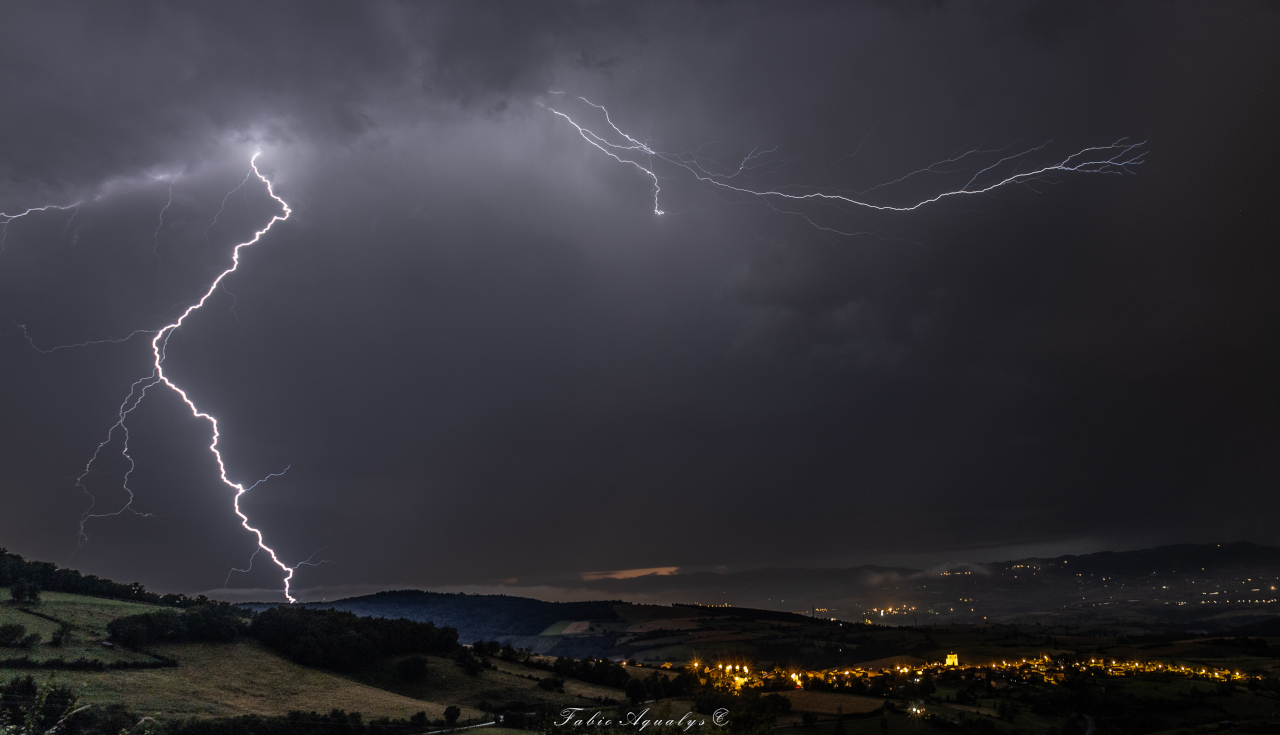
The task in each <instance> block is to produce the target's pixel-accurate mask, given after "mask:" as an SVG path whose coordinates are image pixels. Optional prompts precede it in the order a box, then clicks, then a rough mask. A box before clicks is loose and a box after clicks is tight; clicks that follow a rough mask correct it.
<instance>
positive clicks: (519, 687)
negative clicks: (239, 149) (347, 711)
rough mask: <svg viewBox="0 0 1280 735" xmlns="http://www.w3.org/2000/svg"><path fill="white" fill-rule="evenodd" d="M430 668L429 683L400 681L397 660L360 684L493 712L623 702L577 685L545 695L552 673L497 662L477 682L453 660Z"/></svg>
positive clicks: (603, 690) (615, 694)
mask: <svg viewBox="0 0 1280 735" xmlns="http://www.w3.org/2000/svg"><path fill="white" fill-rule="evenodd" d="M427 662H428V663H427V677H426V679H424V680H422V681H416V682H409V681H404V680H403V679H401V678H399V677H398V676H397V675H396V673H395V664H396V659H390V660H387V661H383V662H382V663H380V664H379V665H378V666H376V667H375V668H374V669H373V671H371V672H369V673H367V674H365V675H361V676H360V677H359V680H360V681H362V682H365V683H367V684H369V685H371V686H376V687H379V688H381V689H385V690H387V691H390V692H395V693H397V694H402V695H404V696H407V697H414V698H418V699H424V700H431V701H436V702H446V701H447V702H449V703H450V704H457V705H460V706H463V707H470V708H473V709H475V708H477V707H479V705H480V704H481V703H487V704H488V705H490V706H495V707H503V706H511V705H513V704H516V703H523V704H524V705H526V706H527V707H529V708H530V709H532V708H533V707H536V706H542V705H549V706H552V707H555V708H557V709H560V708H563V707H590V706H599V705H600V704H601V703H602V702H603V701H605V700H613V701H621V700H623V699H625V696H624V695H623V693H622V692H621V691H619V690H617V689H610V688H608V687H602V686H596V685H594V684H588V683H586V682H582V681H576V680H574V679H566V680H565V682H564V693H560V692H552V691H547V690H545V689H542V688H541V687H539V686H538V681H539V680H540V679H543V678H545V677H549V676H553V674H551V672H548V671H543V670H541V669H535V668H533V667H530V666H524V665H521V664H515V663H510V662H507V661H501V660H497V659H493V660H492V663H493V665H494V668H493V669H486V670H484V671H482V672H480V674H478V675H477V676H470V675H468V674H466V673H464V672H463V671H462V669H461V668H459V667H458V665H457V664H456V663H454V662H453V661H452V660H451V659H447V658H439V657H436V656H428V657H427Z"/></svg>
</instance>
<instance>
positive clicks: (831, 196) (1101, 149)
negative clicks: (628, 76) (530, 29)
mask: <svg viewBox="0 0 1280 735" xmlns="http://www.w3.org/2000/svg"><path fill="white" fill-rule="evenodd" d="M551 94H555V95H563V94H564V93H563V92H551ZM578 99H579V100H582V101H583V102H584V103H586V104H587V105H590V106H591V107H593V108H595V109H597V110H599V111H600V112H601V113H602V114H603V116H604V121H605V124H606V125H607V126H608V130H606V131H605V133H604V134H603V135H602V134H599V133H596V132H595V131H593V130H591V129H590V128H588V127H586V126H585V125H584V124H581V123H579V122H577V121H576V120H574V119H573V118H572V117H570V116H569V115H568V114H567V113H565V112H563V111H561V110H558V109H555V108H553V107H548V106H546V105H543V106H544V107H546V109H547V111H548V112H551V113H554V114H556V115H558V116H560V117H562V118H564V120H565V121H567V122H568V123H569V124H570V125H572V126H573V127H574V129H575V130H577V131H578V134H579V135H580V136H582V139H583V140H585V141H587V142H588V143H590V144H591V145H593V146H595V147H596V148H598V149H600V150H601V151H603V152H604V153H605V154H606V155H608V156H609V157H610V158H613V159H614V160H616V161H618V162H620V163H625V164H629V165H631V166H634V167H636V168H637V169H639V170H640V171H642V172H644V174H645V175H646V176H648V177H649V178H650V179H651V180H652V181H653V211H654V214H663V210H662V207H661V205H660V203H659V199H658V197H659V194H660V192H661V189H660V187H659V185H658V178H659V177H658V174H657V172H656V171H655V170H654V167H653V161H654V160H655V159H657V160H660V161H665V162H666V163H668V164H671V165H673V166H676V167H678V168H682V169H684V170H685V171H688V172H689V173H690V174H691V175H692V176H693V177H694V178H695V179H697V180H698V181H699V182H701V183H704V184H710V185H712V186H715V187H718V188H721V189H725V190H728V191H732V192H735V193H738V194H745V195H748V196H751V197H756V198H759V199H762V200H766V201H769V200H783V201H795V202H804V201H818V202H827V203H832V204H835V205H837V206H844V205H848V206H853V207H857V208H863V209H868V210H874V211H881V212H912V211H915V210H917V209H920V208H921V207H924V206H927V205H929V204H934V203H936V202H939V201H942V200H944V199H948V198H952V197H960V196H972V195H977V194H985V193H988V192H991V191H994V190H996V189H1000V188H1003V187H1007V186H1010V185H1014V184H1024V185H1027V184H1030V183H1031V182H1033V181H1044V180H1046V179H1047V178H1049V177H1051V176H1052V175H1054V174H1056V173H1103V174H1127V173H1134V171H1133V170H1132V168H1131V167H1133V166H1137V165H1139V164H1141V163H1142V162H1143V158H1144V157H1145V156H1146V151H1145V150H1143V147H1144V146H1145V145H1146V141H1142V142H1140V143H1132V142H1129V140H1128V139H1127V138H1121V139H1120V140H1117V141H1115V142H1114V143H1112V144H1110V145H1103V146H1093V147H1089V148H1084V149H1082V150H1080V151H1077V152H1076V153H1073V154H1071V155H1070V156H1067V157H1066V158H1064V159H1062V160H1060V161H1057V162H1056V163H1050V164H1046V165H1042V166H1039V167H1036V168H1034V169H1032V170H1028V171H1023V172H1021V173H1019V172H1016V171H1015V172H1014V173H1011V174H1008V175H1006V176H1003V177H997V178H995V179H994V180H991V181H988V182H986V183H978V179H979V177H981V176H982V175H983V174H986V173H988V172H990V171H992V170H993V169H995V168H996V167H998V166H1000V165H1001V164H1006V163H1009V162H1011V161H1016V160H1020V159H1024V158H1026V157H1027V156H1029V155H1030V154H1032V153H1036V152H1038V151H1041V150H1043V149H1044V147H1045V146H1046V145H1048V144H1047V143H1045V144H1041V145H1038V146H1033V147H1030V148H1027V149H1025V150H1022V151H1020V152H1018V153H1014V154H1012V155H1006V156H1004V157H1002V158H1000V159H999V160H997V161H996V162H995V163H992V164H990V165H988V166H985V167H983V168H982V169H981V170H979V171H978V172H977V173H975V174H974V175H973V176H972V178H970V180H969V181H968V182H966V183H965V185H964V186H962V187H961V188H959V189H951V190H948V191H943V192H940V193H938V194H934V195H933V196H929V197H926V198H924V199H919V200H917V201H914V202H909V203H906V204H899V205H889V204H876V203H873V202H869V201H865V200H862V199H855V198H854V197H853V196H850V195H849V194H847V193H843V192H837V191H809V192H800V193H797V192H794V191H783V190H781V189H753V188H748V187H746V186H740V185H736V184H732V183H729V180H731V179H734V178H735V177H736V176H737V175H738V174H740V173H743V172H744V170H746V169H749V168H752V167H753V165H759V161H760V158H761V157H762V156H764V155H766V154H768V153H770V152H772V150H769V151H759V150H756V149H753V150H752V151H751V153H749V154H747V156H746V157H745V158H744V159H743V160H742V162H741V163H740V164H739V166H738V167H737V169H736V170H735V171H734V172H733V173H732V174H718V173H713V172H711V171H708V170H707V169H706V168H705V167H704V166H703V165H702V162H701V160H700V159H699V158H698V157H697V156H696V154H695V155H694V156H692V157H689V156H686V155H682V154H676V153H667V152H664V151H660V150H656V149H654V148H652V147H651V146H650V145H649V144H648V143H646V142H642V141H640V140H639V139H637V138H635V137H634V136H632V135H630V134H628V133H626V132H624V131H623V130H622V129H621V128H619V127H618V126H617V125H616V124H615V123H614V122H613V118H612V117H611V116H610V115H609V111H608V110H607V109H605V107H604V105H597V104H596V103H594V102H592V101H591V100H589V99H587V98H585V97H578ZM610 131H612V132H610ZM1000 152H1002V151H977V150H974V151H969V152H967V153H963V154H960V155H958V156H954V157H952V158H949V159H947V160H945V161H939V162H938V163H935V164H932V165H930V166H927V167H925V168H923V169H919V170H917V171H913V172H911V173H910V174H907V175H906V176H904V177H901V178H900V179H896V180H895V181H892V182H887V183H886V184H881V185H878V186H876V187H872V189H868V190H866V191H865V192H863V193H866V192H869V191H871V190H873V189H878V188H881V187H882V186H887V185H889V184H893V183H898V182H900V181H902V180H904V179H906V178H909V177H911V176H914V175H915V174H918V173H924V172H938V171H937V167H938V166H940V165H942V164H946V163H954V162H957V161H959V160H961V159H964V158H966V157H968V156H970V155H974V154H980V153H1000ZM636 158H644V159H647V163H648V165H647V166H646V165H645V164H642V163H640V162H639V161H637V160H634V159H636ZM805 188H815V187H805ZM786 213H787V214H800V216H802V217H805V219H806V220H808V217H807V216H805V215H803V214H801V213H799V212H790V211H788V212H786ZM809 222H810V224H814V226H815V227H818V228H819V229H822V230H825V231H828V232H834V233H837V234H845V235H849V234H860V233H847V232H840V231H839V230H835V229H832V228H828V227H822V226H819V225H817V224H816V223H813V221H812V220H809Z"/></svg>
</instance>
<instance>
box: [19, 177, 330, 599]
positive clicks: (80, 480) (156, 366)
mask: <svg viewBox="0 0 1280 735" xmlns="http://www.w3.org/2000/svg"><path fill="white" fill-rule="evenodd" d="M259 155H261V153H254V154H253V157H252V158H251V159H250V160H249V167H250V172H249V173H248V174H246V176H245V181H243V182H241V183H240V186H237V187H236V189H240V188H242V187H243V186H244V184H245V183H246V182H247V181H248V180H249V179H250V178H251V177H255V176H256V177H257V178H258V179H259V180H261V181H262V183H263V184H264V185H266V188H267V194H268V195H269V196H270V197H271V198H272V199H274V200H275V201H276V203H277V204H279V205H280V208H281V213H280V214H277V215H274V216H273V217H272V218H271V220H270V221H269V222H268V223H267V224H266V226H264V227H263V228H262V229H260V230H258V231H257V232H255V233H254V234H253V237H251V238H250V239H248V240H246V241H245V242H242V243H240V244H238V245H236V246H235V248H233V249H232V251H231V265H230V267H228V268H226V269H225V270H223V271H222V272H221V273H219V274H218V276H217V277H216V278H214V279H213V281H212V282H211V283H210V284H209V287H208V289H206V290H205V292H204V295H203V296H201V297H200V299H199V300H198V301H196V302H195V303H193V304H191V305H190V306H188V307H187V308H186V309H185V310H183V311H182V313H181V314H180V315H179V316H178V318H177V319H176V320H174V321H173V322H172V323H170V324H167V325H165V326H163V327H161V328H160V329H158V330H157V329H146V330H135V331H134V332H132V333H130V334H129V335H127V336H125V337H119V338H104V339H98V340H88V341H84V342H80V343H77V344H72V345H60V346H57V347H51V348H41V347H39V346H38V345H36V344H35V342H34V341H33V340H32V339H31V338H30V336H29V335H28V334H27V329H26V326H25V325H18V326H19V327H20V328H21V330H22V333H23V336H24V337H26V339H27V341H28V342H29V343H30V344H31V346H32V347H33V348H35V349H36V350H38V351H39V352H42V353H50V352H54V351H56V350H61V349H69V348H72V347H87V346H90V345H96V344H103V343H119V342H124V341H127V340H129V339H132V338H133V337H135V336H137V335H139V334H150V335H153V336H152V339H151V355H152V370H151V373H150V375H147V376H146V377H144V378H140V379H139V380H137V381H135V382H134V383H133V385H132V386H130V388H129V394H128V395H127V396H126V397H125V399H124V401H123V402H122V403H121V404H120V407H119V410H118V412H117V416H116V422H115V424H113V425H112V426H111V428H110V429H109V430H108V431H107V437H106V438H105V439H104V440H103V441H102V442H101V443H99V444H98V446H97V448H96V449H95V450H94V452H93V455H92V456H91V457H90V458H89V461H88V462H87V463H86V464H85V467H84V471H83V472H82V473H81V474H80V475H79V477H77V478H76V486H77V487H80V488H81V489H82V490H84V492H85V493H86V494H87V495H89V498H90V506H89V508H88V509H87V510H86V511H85V512H84V514H83V515H82V516H81V519H80V538H81V543H83V542H84V540H85V539H86V538H87V536H86V534H85V524H86V523H87V522H88V521H89V520H91V519H93V518H105V517H110V516H118V515H121V514H123V513H132V514H135V515H139V516H151V515H152V514H150V513H143V512H141V511H138V510H136V509H134V508H133V500H134V493H133V488H131V487H130V486H129V479H130V476H131V475H132V474H133V471H134V469H136V465H135V463H134V460H133V457H132V456H131V455H130V453H129V428H128V424H127V420H128V417H129V414H131V413H133V411H134V409H136V408H137V407H138V406H139V404H141V403H142V400H143V399H144V398H145V397H146V396H147V392H148V391H149V390H151V389H153V388H155V387H157V386H160V385H163V386H164V387H165V388H168V389H169V390H172V391H173V392H174V393H176V394H177V395H178V397H179V398H181V399H182V402H183V403H185V404H186V406H187V408H188V409H189V410H190V411H191V415H192V416H194V417H195V418H198V419H204V420H205V421H208V422H209V427H210V429H211V430H212V433H213V436H212V440H211V441H210V444H209V451H210V452H212V453H213V457H214V459H215V460H216V462H217V465H218V478H219V479H220V480H221V481H222V483H223V484H225V485H226V486H227V487H228V488H230V489H231V490H232V491H233V493H234V495H233V498H232V508H233V509H234V510H235V514H236V516H237V517H238V518H239V519H240V525H241V526H242V527H243V528H244V529H245V530H246V531H248V532H249V533H251V534H253V536H254V538H255V539H256V540H257V548H256V549H255V550H254V554H253V556H251V557H250V560H249V568H248V569H251V568H252V565H253V559H254V557H256V556H257V555H258V553H259V552H265V553H266V554H267V556H269V557H270V558H271V561H272V563H274V564H275V565H276V566H277V567H279V568H280V570H281V571H282V572H284V596H285V598H286V599H287V600H288V601H289V602H295V601H296V600H295V599H294V597H293V595H292V592H291V589H290V584H291V582H292V581H293V575H294V571H295V569H296V568H297V567H298V566H304V565H305V566H314V565H316V564H318V563H323V562H313V561H312V560H311V558H308V559H307V560H305V561H303V562H301V563H299V564H297V565H295V566H289V565H287V564H285V563H284V562H283V561H281V559H280V557H279V555H278V554H277V553H276V551H275V550H274V549H272V548H271V547H270V546H268V545H267V544H266V539H265V538H264V537H263V534H262V531H261V530H259V529H258V528H256V527H254V526H253V525H252V524H250V522H249V517H248V516H247V515H245V513H244V510H243V509H241V507H240V500H241V498H243V497H244V495H245V493H247V492H249V491H250V490H252V489H254V488H255V487H257V486H258V485H259V484H261V483H262V482H265V481H266V480H268V479H271V478H273V477H279V476H280V475H283V474H284V472H283V471H282V472H278V473H273V474H270V475H267V476H266V477H264V478H262V479H261V480H258V481H257V482H255V483H253V484H252V485H249V486H247V487H246V486H245V485H244V484H242V483H238V482H233V481H232V480H231V478H229V477H228V476H227V467H226V463H225V462H224V461H223V457H222V451H221V450H220V449H219V448H218V440H219V438H220V433H219V427H218V420H217V418H215V417H214V416H213V415H211V414H209V413H207V412H205V411H201V410H200V408H199V407H197V406H196V404H195V402H194V401H192V400H191V397H190V396H188V395H187V393H186V391H184V390H183V389H182V388H181V387H179V386H178V384H177V383H175V382H174V381H173V379H172V378H171V377H170V376H169V375H168V373H166V372H165V349H166V347H167V346H168V343H169V338H170V337H172V336H173V333H174V332H176V331H177V330H178V329H180V328H181V327H182V326H183V324H185V323H186V321H187V318H188V317H190V316H191V315H192V314H194V313H195V312H196V311H198V310H199V309H200V308H201V307H203V306H204V305H205V303H207V302H208V300H209V298H210V297H212V296H213V293H214V291H216V290H217V289H218V288H219V287H220V286H222V285H223V281H224V280H225V279H226V278H227V276H229V275H231V274H232V273H234V272H235V271H236V270H237V269H238V268H239V267H240V252H241V251H242V250H243V249H244V248H247V247H249V246H251V245H255V244H257V243H258V241H260V240H261V239H262V237H263V235H265V234H267V232H268V231H270V230H271V228H272V227H274V226H275V225H276V223H277V222H283V221H285V220H287V219H289V216H290V214H292V210H291V209H290V208H289V205H288V203H286V202H285V201H284V199H282V198H280V197H279V196H278V195H277V194H276V193H275V189H274V187H273V186H272V183H271V181H270V180H269V179H268V178H267V177H266V176H263V175H262V172H261V171H259V170H258V156H259ZM236 189H233V190H232V193H234V191H235V190H236ZM228 196H230V193H228ZM172 203H173V186H172V181H171V182H170V187H169V198H168V201H167V202H166V203H165V208H164V209H163V210H161V213H160V218H159V224H157V226H156V231H155V233H154V236H153V238H152V239H153V241H154V243H153V244H154V245H155V247H156V248H158V247H159V239H158V238H159V233H160V228H162V227H163V226H164V212H165V211H167V210H168V208H169V206H170V205H171V204H172ZM223 205H224V207H225V205H226V199H225V198H224V199H223ZM75 206H76V205H71V206H67V207H35V208H32V209H28V210H27V211H25V212H23V213H21V214H17V215H8V214H0V226H3V227H7V225H8V223H9V222H11V221H13V220H14V219H17V218H18V217H22V216H25V215H27V214H30V213H32V212H36V211H41V210H45V209H72V208H73V207H75ZM221 213H222V210H221V209H219V211H218V214H219V215H220V214H221ZM216 221H217V215H215V217H214V222H216ZM212 224H213V223H210V226H212ZM2 243H3V238H0V244H2ZM157 255H158V252H157ZM117 434H119V436H120V437H121V441H122V442H123V448H122V450H121V454H122V456H123V457H124V458H125V460H126V461H127V462H128V469H127V470H126V471H125V473H124V480H123V488H124V490H125V492H126V493H127V495H128V500H127V501H126V502H125V504H124V505H123V506H122V507H121V508H120V509H118V510H115V511H112V512H109V513H95V512H93V511H94V506H95V504H96V500H95V498H94V496H93V494H92V493H90V492H89V489H88V487H86V486H85V480H86V479H87V478H88V476H89V475H90V474H91V473H92V472H93V471H94V470H93V466H94V464H95V463H96V462H97V461H98V459H99V456H100V455H101V453H102V450H103V449H104V448H105V447H107V446H108V445H110V444H111V443H112V442H113V441H115V439H116V436H117ZM287 470H288V468H287V467H286V468H285V471H287ZM317 553H318V552H317ZM314 556H315V555H314V554H313V555H312V557H314ZM248 569H244V570H233V571H248Z"/></svg>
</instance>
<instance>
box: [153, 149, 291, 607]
mask: <svg viewBox="0 0 1280 735" xmlns="http://www.w3.org/2000/svg"><path fill="white" fill-rule="evenodd" d="M260 155H261V151H259V152H257V153H254V154H253V157H252V158H250V159H249V166H250V168H252V169H253V175H254V176H257V177H258V178H259V179H261V180H262V183H263V184H265V185H266V187H267V195H268V196H270V197H271V198H272V199H274V200H276V203H278V204H279V205H280V207H281V208H282V209H283V213H282V214H277V215H273V216H272V217H271V221H270V222H268V223H267V224H266V226H265V227H263V228H262V229H260V230H258V231H257V232H255V233H254V234H253V237H251V238H250V239H248V240H246V241H245V242H242V243H240V244H239V245H236V246H235V248H234V249H232V251H231V267H229V268H227V269H226V270H224V271H222V273H220V274H219V275H218V277H217V278H215V279H213V282H212V283H210V284H209V288H208V290H206V291H205V292H204V295H203V296H201V297H200V300H199V301H197V302H196V303H194V304H192V305H191V306H188V307H187V308H186V310H185V311H183V312H182V314H181V315H180V316H179V317H178V318H177V319H176V320H175V321H174V322H173V323H172V324H169V325H167V326H165V327H162V328H161V329H160V331H158V332H156V336H155V337H153V338H152V340H151V353H152V355H154V356H155V362H153V363H152V367H153V369H154V372H152V375H153V376H154V377H155V380H156V383H164V384H165V386H166V387H168V388H169V389H170V390H172V391H173V392H174V393H177V394H178V397H180V398H181V399H182V402H183V403H185V404H187V408H188V409H190V410H191V415H192V416H194V417H196V418H200V419H204V420H205V421H208V422H209V426H210V428H211V429H212V430H213V439H212V441H211V442H210V443H209V451H210V452H212V453H213V456H214V459H216V460H217V462H218V478H219V479H220V480H222V482H223V484H225V485H226V486H227V487H229V488H231V489H232V490H234V491H235V498H234V499H233V501H232V507H233V508H234V509H235V513H236V516H238V517H239V518H240V525H241V526H242V527H243V528H244V529H245V530H246V531H248V532H249V533H252V534H253V535H254V537H255V538H257V540H258V550H260V551H265V552H266V553H267V555H268V556H269V557H271V561H272V563H274V564H275V565H276V566H277V567H280V570H281V571H283V572H284V596H285V599H287V600H288V601H289V602H297V600H295V599H294V597H293V595H292V594H291V593H290V589H289V586H290V583H291V582H292V581H293V574H294V570H295V568H296V567H291V566H289V565H287V564H285V563H284V562H283V561H281V560H280V557H279V555H278V554H276V552H275V550H274V549H272V548H271V547H270V546H267V544H266V540H265V539H264V538H263V535H262V531H260V530H259V529H257V528H255V527H253V526H252V525H250V524H249V516H247V515H245V514H244V511H243V510H241V509H240V498H242V497H244V494H245V493H247V492H249V491H250V490H252V489H253V488H255V487H257V486H258V483H259V482H262V480H259V481H258V482H255V483H254V484H253V485H250V486H249V487H245V486H244V485H243V484H242V483H238V482H233V481H232V480H231V478H229V477H227V465H226V463H225V462H224V461H223V459H222V451H221V450H219V449H218V438H219V437H220V433H219V431H218V419H216V418H215V417H214V416H213V415H212V414H209V413H205V412H204V411H201V410H200V409H199V408H198V407H196V404H195V402H194V401H192V400H191V398H190V397H189V396H188V395H187V393H186V391H184V390H183V389H182V388H179V387H178V385H177V383H174V382H173V381H172V380H171V379H170V378H169V376H168V375H166V374H165V371H164V353H165V348H166V347H167V346H168V343H169V337H170V336H172V335H173V333H174V332H175V331H176V330H178V329H179V328H181V327H182V325H183V323H184V322H186V320H187V317H189V316H191V315H192V314H193V313H195V312H196V311H197V310H199V309H200V308H201V307H202V306H204V305H205V303H206V302H207V301H208V300H209V298H210V297H211V296H213V292H214V291H216V290H217V289H218V286H219V285H221V284H222V281H223V279H225V278H226V277H227V276H229V275H231V274H232V273H235V271H236V269H237V268H239V267H240V251H241V250H243V249H244V248H247V247H250V246H251V245H255V244H257V242H258V241H259V240H261V239H262V236H263V235H265V234H267V232H268V231H269V230H270V229H271V228H272V227H274V226H275V224H276V223H277V222H283V221H285V220H287V219H289V215H291V214H292V213H293V210H291V209H290V208H289V204H288V203H287V202H285V200H283V199H281V198H280V197H279V196H278V195H277V194H276V192H275V189H274V187H272V185H271V180H270V179H268V178H267V177H266V176H263V175H262V172H261V171H259V170H258V156H260ZM135 385H136V384H135ZM151 385H155V383H152V384H151ZM148 387H149V386H148ZM143 391H144V393H145V388H144V389H143ZM138 400H139V401H141V398H139V399H138ZM134 406H137V403H134ZM280 474H284V473H283V472H281V473H277V475H268V476H267V477H273V476H278V475H280ZM265 479H267V478H263V480H265ZM254 553H255V554H256V553H257V551H255V552H254Z"/></svg>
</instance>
